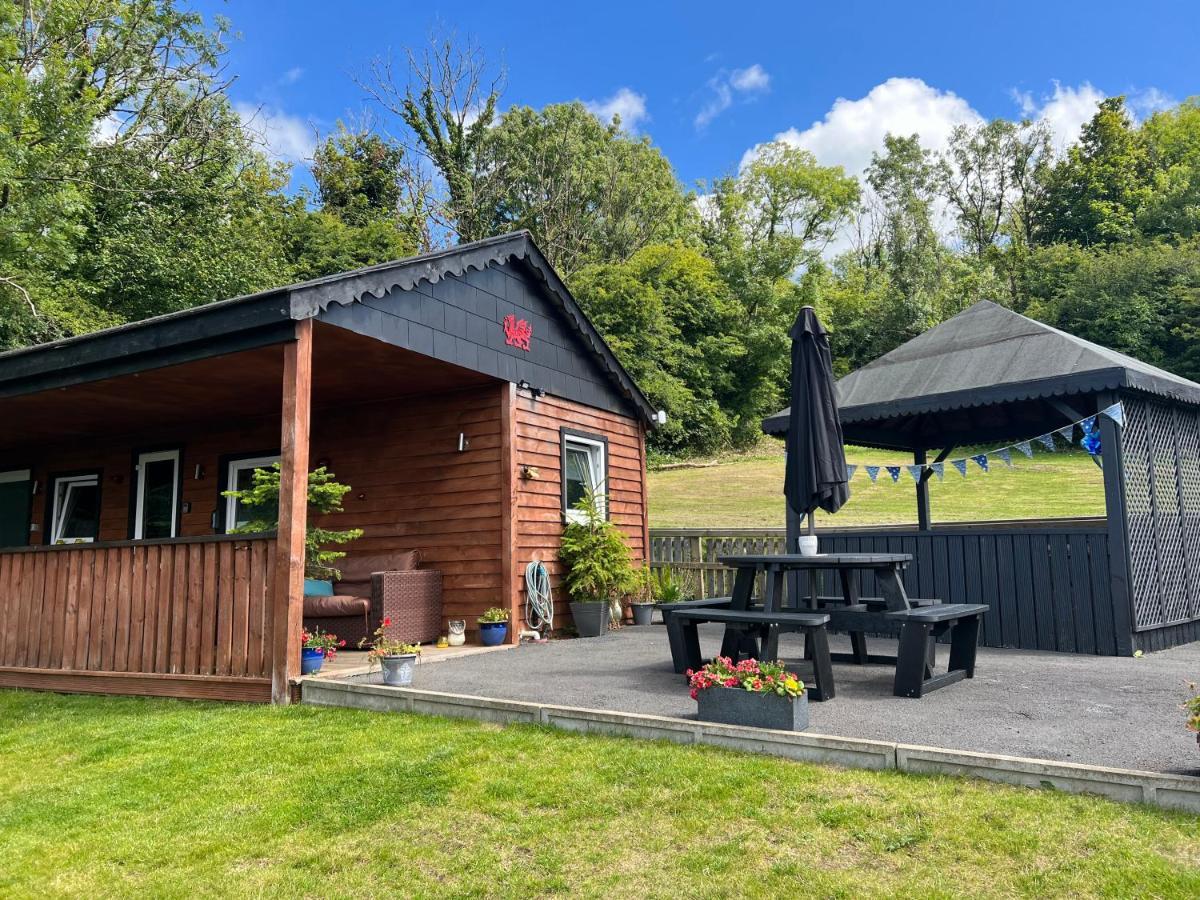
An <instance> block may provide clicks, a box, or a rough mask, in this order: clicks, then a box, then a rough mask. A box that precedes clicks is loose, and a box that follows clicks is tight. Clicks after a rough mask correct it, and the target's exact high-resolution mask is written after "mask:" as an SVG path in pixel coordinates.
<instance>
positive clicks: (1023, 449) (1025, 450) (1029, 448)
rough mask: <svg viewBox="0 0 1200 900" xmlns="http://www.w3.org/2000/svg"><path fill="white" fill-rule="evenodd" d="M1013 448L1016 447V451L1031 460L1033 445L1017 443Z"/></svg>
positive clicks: (1023, 442) (1026, 442) (1022, 442)
mask: <svg viewBox="0 0 1200 900" xmlns="http://www.w3.org/2000/svg"><path fill="white" fill-rule="evenodd" d="M1013 446H1014V447H1016V448H1017V449H1018V450H1020V451H1021V452H1022V453H1024V454H1025V455H1026V456H1028V457H1029V458H1030V459H1033V445H1032V444H1030V443H1029V441H1017V443H1015V444H1013Z"/></svg>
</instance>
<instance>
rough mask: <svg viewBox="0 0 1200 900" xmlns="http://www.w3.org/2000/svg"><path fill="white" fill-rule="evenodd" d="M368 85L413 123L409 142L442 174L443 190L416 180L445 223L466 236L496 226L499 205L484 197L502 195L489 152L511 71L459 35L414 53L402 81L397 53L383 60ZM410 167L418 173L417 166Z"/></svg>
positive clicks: (430, 209) (431, 210)
mask: <svg viewBox="0 0 1200 900" xmlns="http://www.w3.org/2000/svg"><path fill="white" fill-rule="evenodd" d="M371 72H372V78H371V80H370V81H369V82H367V83H366V84H364V85H363V86H364V87H365V89H366V90H367V92H368V93H369V94H371V96H373V97H374V98H375V99H376V100H378V101H379V103H380V104H382V106H383V107H384V108H385V109H387V110H388V111H390V112H391V113H392V114H394V115H395V116H396V117H397V118H398V119H399V120H400V123H401V124H402V126H403V127H404V128H405V149H406V150H408V151H409V152H411V153H413V154H415V155H417V156H419V157H421V158H423V159H425V160H426V161H427V162H428V164H429V165H430V166H432V168H433V170H434V171H435V172H437V174H438V175H439V176H440V178H441V182H442V183H441V188H442V190H441V192H440V193H435V192H427V191H425V190H424V189H423V188H421V189H419V190H418V189H416V186H415V185H414V186H413V189H412V191H411V193H413V195H414V196H420V197H422V198H423V199H425V200H427V201H428V205H427V210H426V211H427V214H428V215H429V216H430V217H431V218H432V219H433V220H434V223H435V224H436V226H437V228H438V229H439V230H440V231H443V232H445V233H446V235H447V236H448V237H451V238H457V240H458V241H460V242H467V241H475V240H479V239H480V238H484V237H489V236H491V235H493V234H495V233H496V227H495V226H496V223H495V220H494V217H493V216H494V210H493V209H492V207H491V206H490V204H489V203H488V202H486V201H484V200H483V199H482V198H484V197H490V196H494V195H495V193H496V192H495V190H494V188H493V187H492V182H493V181H494V180H496V179H498V178H500V177H502V176H503V171H502V170H496V169H494V168H491V167H488V166H486V165H484V164H483V163H482V158H481V151H482V149H483V146H484V143H485V141H486V140H487V133H488V129H489V128H490V127H491V125H492V122H493V120H494V119H495V115H496V104H497V103H498V102H499V100H500V93H501V89H502V86H503V81H504V79H503V76H502V75H495V76H489V75H488V63H487V59H486V57H485V56H484V54H483V51H482V50H481V49H480V48H479V47H478V45H476V44H475V43H473V42H471V41H470V40H468V41H467V42H466V43H465V44H462V45H459V44H457V43H456V40H455V38H454V36H453V35H450V36H447V37H443V38H434V39H431V41H430V45H429V47H428V48H426V49H425V50H424V51H423V52H422V53H419V54H418V53H416V52H415V51H412V50H410V51H409V52H408V75H407V78H406V79H405V81H404V83H403V84H401V83H400V82H399V81H398V80H397V78H396V76H395V73H394V72H393V69H392V63H391V60H390V59H377V60H375V62H374V63H373V65H372V70H371ZM410 171H412V172H413V173H414V175H416V176H418V177H419V176H420V172H419V170H418V169H417V168H416V167H411V168H410Z"/></svg>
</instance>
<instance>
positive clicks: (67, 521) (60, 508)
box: [50, 472, 100, 544]
mask: <svg viewBox="0 0 1200 900" xmlns="http://www.w3.org/2000/svg"><path fill="white" fill-rule="evenodd" d="M51 491H52V492H53V493H52V494H51V497H52V498H53V500H52V502H51V505H50V543H51V544H87V543H91V542H92V541H94V540H96V538H97V537H98V536H99V534H100V474H99V473H98V472H91V473H89V474H86V475H60V476H58V477H57V478H55V479H54V481H53V482H52V484H51Z"/></svg>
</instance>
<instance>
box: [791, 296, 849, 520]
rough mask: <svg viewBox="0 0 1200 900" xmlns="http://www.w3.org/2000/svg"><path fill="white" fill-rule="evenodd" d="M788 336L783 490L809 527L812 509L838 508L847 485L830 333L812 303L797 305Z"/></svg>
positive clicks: (829, 510) (845, 497)
mask: <svg viewBox="0 0 1200 900" xmlns="http://www.w3.org/2000/svg"><path fill="white" fill-rule="evenodd" d="M791 338H792V398H791V399H792V406H791V410H790V412H789V419H788V432H787V476H786V478H785V479H784V484H783V493H784V495H785V496H786V497H787V503H788V507H789V508H790V509H791V511H792V512H793V513H794V514H796V515H799V516H803V515H807V516H808V517H809V520H808V530H809V533H812V530H813V521H812V513H813V511H814V510H816V509H823V510H825V511H826V512H830V513H834V512H837V511H838V510H839V509H841V508H842V505H843V504H844V503H845V502H846V501H847V500H849V499H850V485H849V484H848V483H847V478H846V452H845V449H844V448H843V447H842V423H841V421H840V420H839V419H838V407H837V396H836V393H835V391H834V380H833V357H832V355H831V354H830V352H829V337H828V334H827V333H826V331H825V327H824V326H823V325H822V324H821V322H820V321H819V320H818V319H817V314H816V312H815V311H814V310H813V308H812V307H811V306H806V307H804V308H803V309H802V310H800V315H799V316H797V317H796V324H795V325H793V326H792V330H791Z"/></svg>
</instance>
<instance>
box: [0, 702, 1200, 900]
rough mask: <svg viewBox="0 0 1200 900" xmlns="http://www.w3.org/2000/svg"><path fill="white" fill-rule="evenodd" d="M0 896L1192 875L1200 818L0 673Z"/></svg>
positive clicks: (1042, 885) (622, 742)
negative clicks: (51, 689) (81, 692)
mask: <svg viewBox="0 0 1200 900" xmlns="http://www.w3.org/2000/svg"><path fill="white" fill-rule="evenodd" d="M0 720H2V721H3V722H4V727H3V728H0V848H3V849H2V850H0V860H2V862H0V896H4V897H45V896H75V897H79V896H84V897H99V896H122V895H125V896H128V895H140V896H156V897H173V896H179V897H183V896H196V895H212V894H221V895H275V896H288V897H293V896H310V897H328V896H381V897H389V898H391V897H408V896H413V897H420V896H433V895H446V894H451V895H502V896H513V895H529V894H535V893H550V892H555V893H571V894H578V895H588V896H604V897H612V896H618V897H635V896H664V897H704V896H711V897H718V896H732V895H752V896H785V895H796V894H800V895H821V896H855V895H864V894H871V895H906V896H954V895H957V896H982V895H988V896H1012V895H1047V894H1050V895H1068V894H1069V895H1078V896H1084V895H1110V896H1111V895H1120V896H1131V895H1153V896H1160V897H1168V896H1170V897H1188V896H1190V897H1195V896H1200V840H1198V835H1200V821H1198V820H1197V818H1196V817H1189V816H1186V815H1183V814H1175V813H1167V812H1162V811H1159V810H1155V809H1151V808H1149V807H1135V806H1123V805H1118V804H1114V803H1110V802H1107V801H1103V800H1099V799H1093V798H1085V797H1078V796H1070V795H1065V794H1058V793H1053V792H1047V791H1029V790H1021V789H1016V788H1007V787H1000V786H995V785H989V784H985V783H975V782H969V781H959V780H954V779H948V778H934V777H920V776H911V775H902V774H899V773H869V772H859V771H839V770H836V769H832V768H823V767H818V766H810V765H801V764H797V763H792V762H787V761H784V760H778V759H771V758H765V757H753V756H744V755H739V754H735V753H732V752H724V751H721V750H717V749H712V748H685V747H677V746H674V745H670V744H663V743H650V742H641V741H635V740H628V739H618V738H601V737H589V736H576V735H569V734H566V733H562V732H554V731H550V730H544V729H538V728H533V727H513V728H499V727H495V726H485V725H479V724H475V723H471V722H464V721H446V720H439V719H432V718H421V717H416V716H401V715H387V714H373V713H366V712H354V711H345V710H322V709H317V708H311V707H293V708H290V709H271V708H266V707H257V708H254V707H245V706H236V705H216V704H193V703H184V702H172V701H149V700H138V699H108V698H88V697H57V696H53V695H38V694H31V693H23V692H16V691H0Z"/></svg>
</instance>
